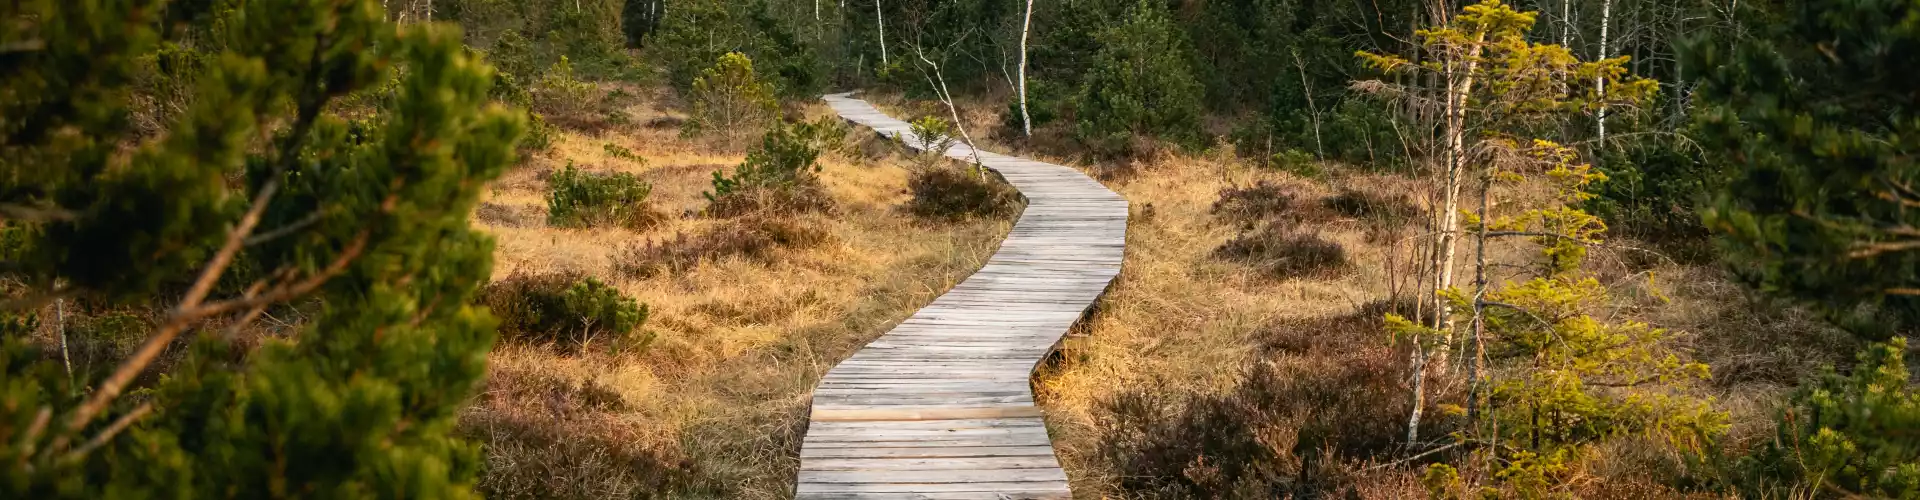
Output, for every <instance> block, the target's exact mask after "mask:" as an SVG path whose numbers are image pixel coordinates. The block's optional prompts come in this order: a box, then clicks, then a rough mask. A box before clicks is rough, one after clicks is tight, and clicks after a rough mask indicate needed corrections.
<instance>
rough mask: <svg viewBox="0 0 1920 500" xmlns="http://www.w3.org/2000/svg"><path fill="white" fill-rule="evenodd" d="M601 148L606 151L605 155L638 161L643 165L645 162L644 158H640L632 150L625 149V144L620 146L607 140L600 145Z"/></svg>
mask: <svg viewBox="0 0 1920 500" xmlns="http://www.w3.org/2000/svg"><path fill="white" fill-rule="evenodd" d="M601 148H602V149H605V150H606V151H607V156H612V157H614V158H619V159H622V160H627V161H630V162H634V163H639V164H643V165H644V164H646V162H647V160H646V159H645V158H641V157H640V155H638V154H635V153H634V152H633V150H631V149H627V148H626V147H625V146H621V145H619V144H614V143H611V142H609V143H606V144H604V145H602V146H601Z"/></svg>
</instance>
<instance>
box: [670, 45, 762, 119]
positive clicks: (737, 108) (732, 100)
mask: <svg viewBox="0 0 1920 500" xmlns="http://www.w3.org/2000/svg"><path fill="white" fill-rule="evenodd" d="M690 98H691V100H692V101H693V117H692V119H690V120H687V123H686V132H687V133H689V134H692V133H701V132H719V133H721V134H737V133H740V132H742V131H744V130H745V129H747V128H751V127H757V126H759V125H760V124H761V123H763V122H766V121H767V120H769V119H772V118H774V116H775V114H776V113H777V112H778V111H779V107H780V103H779V101H776V100H774V97H773V84H771V83H767V82H765V81H761V80H760V77H759V76H757V75H755V74H754V72H753V60H752V59H748V58H747V56H746V55H745V54H741V53H739V52H728V53H727V54H726V55H723V56H720V59H719V60H718V61H716V62H714V64H713V67H711V68H707V69H706V70H703V71H701V74H700V76H699V77H697V78H694V79H693V89H692V91H691V95H690Z"/></svg>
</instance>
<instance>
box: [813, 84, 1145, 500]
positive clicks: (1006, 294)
mask: <svg viewBox="0 0 1920 500" xmlns="http://www.w3.org/2000/svg"><path fill="white" fill-rule="evenodd" d="M826 100H827V104H828V106H831V107H832V108H833V109H834V110H835V112H837V113H839V114H840V115H841V116H842V117H844V118H846V119H847V120H849V121H852V122H854V123H858V124H861V125H865V126H867V127H869V128H872V129H874V130H875V131H876V133H879V134H882V135H885V136H888V137H896V138H898V139H899V140H901V141H903V142H905V143H906V144H907V145H908V146H909V147H912V148H916V149H924V148H925V147H926V146H925V145H924V144H923V143H922V142H921V141H920V140H919V138H918V137H916V136H914V135H913V133H912V130H911V126H909V125H908V124H907V123H906V122H902V121H900V120H897V119H894V118H892V117H889V116H887V115H886V114H885V113H882V112H880V111H879V110H877V109H874V108H873V107H872V106H870V105H868V104H867V103H865V102H863V101H860V100H858V99H852V98H848V97H847V96H845V95H834V96H827V97H826ZM942 154H943V155H945V156H947V157H949V158H954V159H959V160H962V161H968V162H971V161H972V160H973V159H974V158H975V155H976V154H977V155H978V158H979V159H980V160H981V162H982V163H983V164H984V165H986V166H987V167H988V168H990V169H993V170H994V171H995V172H997V173H999V174H1000V177H1001V178H1002V179H1005V180H1006V181H1007V182H1008V183H1009V184H1012V185H1013V186H1014V188H1016V189H1018V190H1020V192H1021V193H1022V194H1023V195H1024V196H1026V198H1027V206H1026V209H1025V210H1024V211H1023V212H1022V213H1021V214H1020V217H1019V219H1018V220H1017V221H1016V222H1015V223H1014V227H1013V229H1012V230H1011V231H1010V232H1009V233H1008V234H1007V237H1006V239H1005V240H1003V241H1002V242H1001V244H1000V248H999V250H998V251H996V252H995V253H994V255H993V256H992V257H990V258H988V259H987V263H986V266H985V267H982V268H981V269H980V270H979V271H977V272H975V273H974V274H973V275H971V276H968V277H967V278H966V279H965V280H962V281H961V282H960V283H959V284H957V285H955V286H954V288H953V289H952V290H950V291H948V292H947V293H946V294H943V295H942V296H940V297H939V298H936V299H935V300H934V301H933V303H931V304H929V305H928V306H926V307H925V308H923V309H921V310H920V311H918V312H917V313H915V314H914V315H913V317H910V318H908V319H906V320H903V321H901V322H900V323H899V324H897V325H895V326H894V328H893V330H892V331H891V332H889V333H888V334H886V335H884V336H882V337H880V338H879V339H876V340H875V341H873V342H871V343H869V344H867V346H866V348H864V349H862V350H860V351H859V352H858V353H855V354H854V355H853V356H852V357H850V358H848V359H846V360H844V361H842V362H841V363H840V364H839V365H837V366H835V367H834V368H833V369H832V370H829V371H828V372H827V374H826V375H825V377H823V378H822V379H821V381H820V383H819V386H818V387H817V388H816V389H815V390H814V394H813V404H812V412H811V414H810V416H809V422H810V427H809V428H808V430H807V434H806V437H805V438H804V439H803V442H802V444H801V448H800V472H799V477H798V481H797V486H796V487H795V493H796V497H798V498H808V499H825V498H844V499H871V498H886V499H903V498H922V499H945V498H953V499H961V498H987V499H995V500H1000V499H1008V498H1069V497H1070V494H1069V492H1068V490H1067V481H1066V479H1067V477H1066V474H1065V472H1063V471H1062V470H1061V469H1060V464H1059V461H1058V460H1057V459H1056V458H1055V457H1054V456H1053V449H1052V441H1051V440H1050V439H1049V438H1048V435H1047V429H1046V422H1045V421H1044V420H1043V419H1042V418H1041V414H1040V409H1039V408H1037V407H1035V406H1034V405H1033V392H1032V389H1031V379H1030V377H1031V376H1032V372H1033V368H1034V366H1035V365H1036V364H1037V363H1038V362H1039V360H1040V359H1041V358H1043V357H1044V356H1046V355H1047V353H1048V352H1050V351H1051V350H1052V349H1053V347H1054V346H1055V345H1057V344H1058V343H1059V341H1060V337H1061V336H1062V335H1064V334H1065V333H1066V331H1067V329H1069V328H1071V327H1072V326H1073V324H1074V323H1075V322H1077V321H1078V320H1079V319H1080V318H1081V316H1082V315H1083V314H1084V313H1085V312H1086V310H1087V308H1088V307H1089V306H1090V305H1091V304H1092V303H1093V301H1094V300H1096V299H1097V298H1098V297H1099V296H1100V294H1102V293H1105V291H1106V289H1107V286H1108V284H1109V283H1111V282H1112V281H1113V279H1114V278H1115V277H1116V276H1118V275H1119V273H1120V264H1121V261H1122V259H1124V258H1125V255H1126V231H1127V217H1128V214H1129V207H1128V204H1127V201H1126V199H1125V198H1122V197H1121V196H1120V195H1118V194H1115V193H1114V192H1112V191H1109V190H1107V189H1106V188H1105V187H1103V186H1101V185H1100V183H1098V182H1095V181H1093V180H1092V179H1090V178H1088V177H1087V176H1086V175H1084V174H1082V173H1080V172H1079V171H1078V170H1075V169H1072V168H1068V167H1064V166H1060V165H1054V164H1050V163H1046V162H1040V161H1034V160H1030V159H1025V158H1019V157H1014V156H1008V155H1003V154H999V153H994V152H991V151H975V150H973V149H972V148H969V147H966V146H965V145H958V146H955V147H953V148H950V149H948V150H946V151H944V152H942Z"/></svg>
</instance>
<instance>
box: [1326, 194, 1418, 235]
mask: <svg viewBox="0 0 1920 500" xmlns="http://www.w3.org/2000/svg"><path fill="white" fill-rule="evenodd" d="M1322 204H1323V205H1325V206H1326V207H1327V209H1328V210H1332V211H1333V212H1334V213H1337V214H1340V215H1343V216H1347V217H1352V218H1355V219H1359V220H1360V222H1361V223H1362V224H1364V225H1365V226H1366V229H1367V233H1366V236H1367V241H1368V242H1372V243H1384V242H1387V240H1390V239H1393V238H1395V237H1396V236H1395V235H1399V234H1401V233H1402V230H1404V229H1405V228H1406V227H1407V225H1408V224H1412V223H1414V222H1415V221H1418V220H1419V219H1420V218H1421V217H1425V216H1426V212H1425V211H1423V210H1421V209H1420V207H1419V206H1418V205H1415V204H1414V203H1413V199H1412V198H1411V197H1409V196H1407V195H1406V194H1404V193H1402V194H1395V195H1380V194H1375V193H1371V192H1367V191H1362V190H1357V189H1352V188H1344V189H1341V190H1340V193H1339V194H1336V195H1334V196H1333V197H1332V198H1327V199H1326V201H1325V202H1324V203H1322Z"/></svg>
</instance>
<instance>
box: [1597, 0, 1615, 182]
mask: <svg viewBox="0 0 1920 500" xmlns="http://www.w3.org/2000/svg"><path fill="white" fill-rule="evenodd" d="M1612 23H1613V0H1603V1H1601V2H1600V57H1599V58H1597V60H1602V61H1604V60H1606V59H1607V55H1608V53H1610V52H1612V50H1611V47H1608V46H1607V43H1608V42H1609V40H1608V39H1607V28H1608V27H1609V26H1608V25H1610V24H1612ZM1593 83H1594V85H1595V86H1596V87H1599V90H1600V116H1599V120H1598V121H1599V127H1600V147H1603V148H1604V147H1606V146H1607V104H1606V101H1607V77H1606V76H1605V75H1601V76H1595V77H1593Z"/></svg>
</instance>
